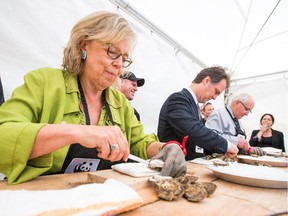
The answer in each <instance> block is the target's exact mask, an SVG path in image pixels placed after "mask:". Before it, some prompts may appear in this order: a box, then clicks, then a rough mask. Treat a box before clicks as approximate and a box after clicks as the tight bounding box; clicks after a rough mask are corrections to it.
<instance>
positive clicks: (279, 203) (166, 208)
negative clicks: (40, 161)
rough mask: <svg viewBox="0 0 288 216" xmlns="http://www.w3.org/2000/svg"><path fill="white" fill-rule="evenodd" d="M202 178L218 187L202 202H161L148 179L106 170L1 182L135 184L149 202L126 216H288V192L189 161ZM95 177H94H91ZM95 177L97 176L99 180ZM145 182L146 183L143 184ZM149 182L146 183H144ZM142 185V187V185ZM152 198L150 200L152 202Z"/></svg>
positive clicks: (61, 186) (33, 185) (39, 186)
mask: <svg viewBox="0 0 288 216" xmlns="http://www.w3.org/2000/svg"><path fill="white" fill-rule="evenodd" d="M187 174H189V175H194V176H197V177H198V178H199V181H212V182H214V183H215V184H216V185H217V189H216V191H215V193H214V194H213V195H212V196H211V197H208V198H206V199H204V200H202V201H201V202H198V203H193V202H188V201H187V200H186V199H185V198H180V199H178V200H176V201H170V202H169V201H164V200H159V199H157V196H156V195H155V192H154V190H153V189H152V188H150V187H149V188H147V187H146V186H147V185H146V186H145V184H146V182H147V181H143V180H146V179H147V178H132V177H129V176H126V175H123V174H120V173H118V172H116V171H113V170H104V171H98V172H93V173H73V174H61V175H50V176H41V177H38V178H36V179H34V180H32V181H29V182H25V183H22V184H18V185H7V184H6V181H0V190H3V189H12V190H16V189H28V190H36V189H37V190H38V189H40V190H45V189H64V188H71V187H75V186H77V185H79V184H84V183H88V182H91V181H94V182H95V181H96V182H102V181H104V180H105V179H106V178H111V177H113V178H115V179H116V180H119V181H123V182H126V183H127V182H128V184H132V185H133V187H134V189H136V190H137V192H138V193H139V194H140V195H141V196H142V198H143V199H144V201H145V199H147V200H146V201H145V203H146V205H144V206H142V207H140V208H138V209H135V210H133V211H130V212H125V213H122V214H121V215H123V216H131V215H141V216H142V215H149V216H150V215H165V216H166V215H181V216H183V215H209V216H210V215H219V216H220V215H221V216H225V215H229V216H233V215H237V216H238V215H249V216H250V215H277V214H278V215H280V214H279V213H282V212H285V213H284V214H281V215H288V214H287V211H288V206H287V202H288V200H287V199H288V198H287V195H288V194H287V190H286V189H268V188H259V187H250V186H245V185H239V184H234V183H230V182H226V181H223V180H221V179H218V178H216V177H215V176H214V175H213V172H212V171H210V170H208V169H207V168H206V167H205V166H204V165H199V164H193V163H190V162H188V173H187ZM91 176H92V178H91ZM93 176H96V177H95V178H94V177H93ZM139 182H142V184H139ZM143 182H145V184H143ZM139 185H140V186H139ZM148 199H149V200H148Z"/></svg>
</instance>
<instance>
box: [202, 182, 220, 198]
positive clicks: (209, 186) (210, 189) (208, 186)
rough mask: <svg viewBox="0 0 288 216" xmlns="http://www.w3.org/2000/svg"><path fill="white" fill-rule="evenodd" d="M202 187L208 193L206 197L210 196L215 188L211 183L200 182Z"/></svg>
mask: <svg viewBox="0 0 288 216" xmlns="http://www.w3.org/2000/svg"><path fill="white" fill-rule="evenodd" d="M201 184H202V185H203V187H204V188H205V190H206V191H207V193H208V196H211V195H212V194H213V193H214V191H215V190H216V188H217V185H216V184H214V183H212V182H201Z"/></svg>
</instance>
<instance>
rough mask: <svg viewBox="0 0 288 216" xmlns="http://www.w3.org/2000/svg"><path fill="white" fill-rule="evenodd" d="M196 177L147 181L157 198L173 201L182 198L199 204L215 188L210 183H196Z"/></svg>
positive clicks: (151, 179)
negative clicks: (151, 185)
mask: <svg viewBox="0 0 288 216" xmlns="http://www.w3.org/2000/svg"><path fill="white" fill-rule="evenodd" d="M197 180H198V177H196V176H187V175H184V176H180V177H177V178H171V177H163V176H154V177H151V178H150V179H149V181H150V182H152V184H153V187H154V188H155V190H156V193H157V195H158V197H159V198H161V199H164V200H169V201H171V200H175V199H177V198H179V197H182V196H183V195H184V197H185V198H186V199H187V200H188V201H192V202H199V201H201V200H203V199H205V198H206V197H208V196H210V195H212V194H213V193H214V191H215V190H216V188H217V186H216V185H215V184H214V183H212V182H200V181H197Z"/></svg>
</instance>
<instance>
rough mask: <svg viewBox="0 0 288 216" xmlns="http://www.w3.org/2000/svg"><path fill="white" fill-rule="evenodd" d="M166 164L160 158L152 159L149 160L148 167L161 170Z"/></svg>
mask: <svg viewBox="0 0 288 216" xmlns="http://www.w3.org/2000/svg"><path fill="white" fill-rule="evenodd" d="M163 165H164V161H162V160H159V159H152V160H150V161H149V164H148V167H149V168H150V169H153V170H161V169H162V167H163Z"/></svg>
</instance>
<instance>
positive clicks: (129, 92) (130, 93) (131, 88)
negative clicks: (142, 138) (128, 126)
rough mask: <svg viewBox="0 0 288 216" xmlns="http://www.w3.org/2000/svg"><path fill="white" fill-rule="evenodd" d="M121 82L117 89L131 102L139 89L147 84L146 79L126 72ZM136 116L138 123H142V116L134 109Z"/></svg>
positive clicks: (121, 77)
mask: <svg viewBox="0 0 288 216" xmlns="http://www.w3.org/2000/svg"><path fill="white" fill-rule="evenodd" d="M120 80H121V82H120V84H119V85H118V86H117V88H118V90H119V91H121V92H122V93H123V94H124V95H125V97H126V98H127V99H128V100H129V101H131V100H133V98H134V96H135V93H136V91H138V87H141V86H143V85H144V83H145V79H144V78H137V77H136V76H135V74H134V73H132V72H130V71H125V72H124V73H123V74H122V75H121V76H120ZM134 114H135V116H136V117H137V119H138V121H140V115H139V113H138V112H137V110H136V109H135V108H134Z"/></svg>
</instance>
